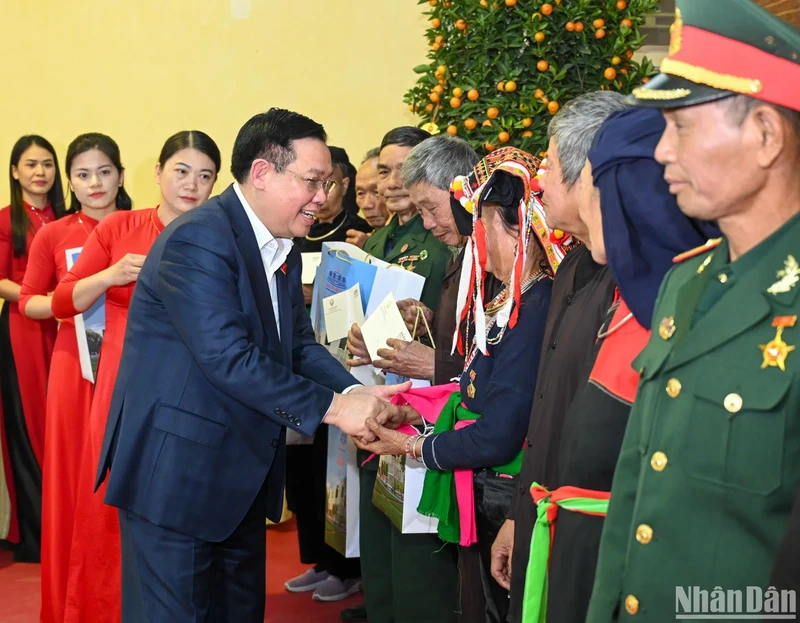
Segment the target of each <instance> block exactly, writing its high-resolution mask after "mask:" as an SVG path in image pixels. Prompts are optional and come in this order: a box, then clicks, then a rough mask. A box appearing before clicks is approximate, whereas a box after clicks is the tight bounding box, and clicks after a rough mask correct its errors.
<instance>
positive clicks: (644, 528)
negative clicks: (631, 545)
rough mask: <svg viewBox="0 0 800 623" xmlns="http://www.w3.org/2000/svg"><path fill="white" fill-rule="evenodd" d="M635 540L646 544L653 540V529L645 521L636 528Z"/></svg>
mask: <svg viewBox="0 0 800 623" xmlns="http://www.w3.org/2000/svg"><path fill="white" fill-rule="evenodd" d="M636 540H637V541H639V543H641V544H642V545H647V544H648V543H649V542H650V541H652V540H653V529H652V528H651V527H650V526H648V525H647V524H646V523H643V524H642V525H641V526H639V527H638V528H636Z"/></svg>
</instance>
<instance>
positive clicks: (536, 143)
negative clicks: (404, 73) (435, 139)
mask: <svg viewBox="0 0 800 623" xmlns="http://www.w3.org/2000/svg"><path fill="white" fill-rule="evenodd" d="M419 4H421V5H428V8H429V10H428V11H427V12H426V14H427V15H429V16H430V22H429V26H430V27H429V28H428V30H427V33H426V36H427V38H428V41H429V43H430V48H431V49H430V52H429V54H428V58H429V59H430V63H428V64H425V65H419V66H418V67H415V68H414V71H415V72H417V73H418V74H420V77H419V80H418V81H417V84H416V86H415V87H414V88H412V89H411V90H410V91H408V93H406V96H405V102H406V103H407V104H408V105H409V109H410V110H411V111H412V112H414V113H416V114H417V115H419V116H420V118H421V121H420V124H419V125H420V126H421V127H424V128H426V129H428V130H429V131H431V132H432V133H438V132H447V133H448V134H451V135H458V136H460V137H462V138H464V139H466V140H467V141H469V142H470V143H471V144H472V145H473V147H474V148H475V149H476V150H477V151H478V152H479V153H486V152H489V151H492V150H493V149H495V148H497V147H500V146H503V145H514V146H516V147H519V148H521V149H524V150H526V151H528V152H530V153H534V154H536V153H539V152H541V150H543V149H545V148H546V146H547V124H548V123H549V121H550V118H551V117H552V115H554V114H556V113H557V112H558V110H559V108H560V107H561V106H562V105H563V104H564V103H566V102H567V101H569V100H570V99H572V98H574V97H577V96H578V95H581V94H582V93H586V92H588V91H595V90H598V89H611V90H615V91H619V92H621V93H625V94H627V93H630V92H631V91H632V90H633V89H634V88H636V87H637V86H640V85H641V84H643V83H644V82H647V81H648V80H649V79H650V76H652V75H654V74H655V68H654V67H653V64H652V63H651V62H650V61H649V60H648V59H647V58H645V59H643V60H642V61H641V62H636V61H634V60H633V55H634V52H635V51H636V50H638V49H639V48H640V47H641V46H642V44H643V43H644V36H643V35H642V34H641V33H640V31H639V29H640V27H641V26H642V24H643V23H644V18H645V16H646V15H647V14H650V13H654V12H655V10H656V6H657V4H658V0H548V1H544V0H420V1H419Z"/></svg>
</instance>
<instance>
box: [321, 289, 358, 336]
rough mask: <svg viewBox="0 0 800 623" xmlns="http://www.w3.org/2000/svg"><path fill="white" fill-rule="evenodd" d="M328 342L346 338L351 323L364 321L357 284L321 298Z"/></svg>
mask: <svg viewBox="0 0 800 623" xmlns="http://www.w3.org/2000/svg"><path fill="white" fill-rule="evenodd" d="M322 309H323V312H324V313H325V328H326V332H327V339H328V343H330V342H335V341H336V340H341V339H342V338H346V337H347V334H348V332H349V331H350V327H351V326H353V323H354V322H355V323H357V324H359V325H360V324H362V323H363V322H364V312H363V311H362V309H361V288H360V287H359V285H358V284H356V285H354V286H353V287H352V288H350V289H349V290H345V291H344V292H339V294H334V295H332V296H327V297H325V298H324V299H322Z"/></svg>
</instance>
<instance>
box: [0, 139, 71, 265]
mask: <svg viewBox="0 0 800 623" xmlns="http://www.w3.org/2000/svg"><path fill="white" fill-rule="evenodd" d="M33 145H36V146H37V147H41V148H42V149H46V150H47V151H49V152H50V155H52V156H53V165H54V167H55V178H54V181H53V187H52V188H51V189H50V190H49V191H48V192H47V200H48V201H49V202H50V207H51V208H52V209H53V213H54V214H55V217H56V218H57V219H59V218H61V217H62V216H64V214H66V211H67V210H66V206H65V204H64V188H63V186H62V185H61V169H60V168H59V166H58V156H56V150H55V149H53V146H52V145H51V144H50V141H48V140H47V139H46V138H44V137H41V136H39V135H37V134H28V135H26V136H23V137H22V138H20V139H19V140H18V141H17V142H16V143H14V147H13V148H12V149H11V162H10V163H9V165H8V179H9V187H10V188H11V208H10V210H11V242H12V245H13V248H14V257H22V256H23V255H25V254H26V253H27V247H28V233H29V232H30V231H31V229H32V228H33V222H32V221H31V218H30V216H29V215H28V212H27V210H26V209H25V204H24V202H23V200H22V184H20V182H19V180H18V179H15V178H14V167H16V168H19V164H20V161H21V160H22V154H24V153H25V152H26V151H27V150H28V148H29V147H32V146H33Z"/></svg>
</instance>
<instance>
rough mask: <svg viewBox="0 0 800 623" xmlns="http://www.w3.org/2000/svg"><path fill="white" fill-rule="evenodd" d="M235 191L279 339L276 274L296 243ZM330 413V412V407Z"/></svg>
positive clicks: (348, 390) (350, 389) (234, 185)
mask: <svg viewBox="0 0 800 623" xmlns="http://www.w3.org/2000/svg"><path fill="white" fill-rule="evenodd" d="M233 190H234V191H235V192H236V196H237V197H239V201H241V202H242V207H243V208H244V212H245V214H247V218H248V219H249V220H250V225H251V226H252V227H253V233H254V234H255V236H256V244H257V245H258V249H259V251H260V252H261V261H262V262H263V263H264V273H265V274H266V275H267V284H268V285H269V295H270V297H271V298H272V312H273V313H274V314H275V325H276V328H277V329H278V337H281V314H280V310H279V306H278V284H277V281H276V279H275V273H277V272H278V271H279V270H280V268H281V266H283V265H284V264H285V263H286V258H287V257H289V252H290V251H291V250H292V245H293V244H294V242H293V241H292V240H290V239H288V238H276V237H275V236H273V235H272V234H271V233H270V231H269V230H268V229H267V226H266V225H264V223H262V222H261V219H260V218H258V217H257V216H256V213H255V212H254V211H253V208H252V207H250V204H249V203H248V202H247V199H245V196H244V195H243V194H242V189H241V188H239V184H237V183H236V182H234V184H233ZM356 387H360V385H358V384H356V385H351V386H350V387H348V388H347V389H345V390H344V391H343V392H342V393H343V394H347V393H349V392H350V391H352V390H353V389H355V388H356ZM332 404H333V402H331V405H332ZM328 411H330V407H329V408H328Z"/></svg>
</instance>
